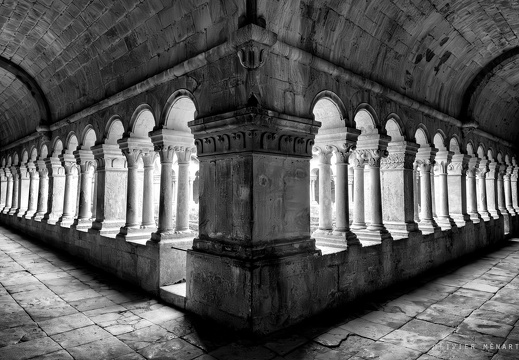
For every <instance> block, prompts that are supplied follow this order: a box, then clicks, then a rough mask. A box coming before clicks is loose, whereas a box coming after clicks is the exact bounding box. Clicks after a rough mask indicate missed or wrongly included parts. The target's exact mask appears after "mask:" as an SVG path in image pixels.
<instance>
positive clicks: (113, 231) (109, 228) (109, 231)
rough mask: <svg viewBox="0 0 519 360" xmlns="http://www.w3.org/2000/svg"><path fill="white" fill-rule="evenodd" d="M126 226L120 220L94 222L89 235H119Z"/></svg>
mask: <svg viewBox="0 0 519 360" xmlns="http://www.w3.org/2000/svg"><path fill="white" fill-rule="evenodd" d="M123 225H124V222H122V221H120V220H108V221H103V222H100V221H97V220H96V221H94V222H93V223H92V227H91V228H90V229H88V233H89V234H99V235H105V236H106V235H108V236H110V235H113V236H115V235H117V234H118V233H119V231H120V229H121V227H122V226H123Z"/></svg>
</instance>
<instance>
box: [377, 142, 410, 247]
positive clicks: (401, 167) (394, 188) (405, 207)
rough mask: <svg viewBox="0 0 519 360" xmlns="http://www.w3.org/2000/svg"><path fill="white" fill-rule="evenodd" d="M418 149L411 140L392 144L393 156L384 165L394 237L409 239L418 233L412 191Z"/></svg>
mask: <svg viewBox="0 0 519 360" xmlns="http://www.w3.org/2000/svg"><path fill="white" fill-rule="evenodd" d="M418 147H419V146H418V144H415V143H411V142H407V141H401V142H392V143H390V144H389V146H388V152H389V156H388V157H386V158H382V160H381V162H380V166H381V170H382V203H383V205H384V214H383V215H384V224H385V226H386V227H387V229H388V230H389V232H390V233H391V235H392V236H393V238H406V237H409V233H411V232H414V231H417V230H418V225H417V224H416V222H415V221H414V210H415V206H414V205H415V204H414V203H415V202H414V196H413V191H409V190H410V189H414V179H415V177H414V174H413V162H414V160H415V157H416V153H417V151H418Z"/></svg>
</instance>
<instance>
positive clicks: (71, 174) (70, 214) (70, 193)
mask: <svg viewBox="0 0 519 360" xmlns="http://www.w3.org/2000/svg"><path fill="white" fill-rule="evenodd" d="M61 161H62V165H63V168H64V169H65V195H64V197H63V215H61V217H60V220H59V225H60V226H63V227H70V225H72V224H73V222H74V218H75V216H76V204H77V187H78V169H77V164H76V159H75V157H74V156H73V155H72V154H70V153H65V154H63V155H62V156H61Z"/></svg>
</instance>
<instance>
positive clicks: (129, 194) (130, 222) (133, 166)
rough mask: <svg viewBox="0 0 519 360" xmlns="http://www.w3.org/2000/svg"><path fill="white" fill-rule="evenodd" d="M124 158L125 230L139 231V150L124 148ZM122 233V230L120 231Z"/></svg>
mask: <svg viewBox="0 0 519 360" xmlns="http://www.w3.org/2000/svg"><path fill="white" fill-rule="evenodd" d="M122 152H123V154H124V156H125V157H126V163H127V167H128V186H127V188H126V223H125V225H124V228H125V230H126V231H127V230H128V229H139V228H140V225H141V219H139V218H138V215H139V209H138V208H139V198H138V176H139V175H138V166H137V165H138V161H139V159H140V157H141V150H140V149H137V148H125V149H123V150H122ZM121 231H122V232H124V231H123V229H121Z"/></svg>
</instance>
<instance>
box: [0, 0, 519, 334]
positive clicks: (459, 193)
mask: <svg viewBox="0 0 519 360" xmlns="http://www.w3.org/2000/svg"><path fill="white" fill-rule="evenodd" d="M12 3H13V4H11V5H5V4H2V5H1V11H0V22H1V23H2V29H1V31H0V32H1V35H0V47H1V49H2V55H1V56H2V58H1V61H0V63H1V67H0V68H1V69H0V71H1V76H2V87H1V91H0V98H1V105H0V106H1V107H2V114H1V115H0V117H1V120H0V161H1V164H0V210H1V214H0V223H2V224H4V225H6V226H9V227H11V228H14V229H17V230H19V231H21V232H24V233H26V234H29V235H31V236H33V237H35V238H38V239H41V241H43V242H46V243H49V244H51V245H53V246H55V247H57V248H59V249H63V250H65V251H67V252H69V253H71V254H73V255H75V256H77V257H79V258H82V259H84V260H86V261H88V262H90V263H92V264H94V265H95V266H98V267H100V268H102V269H105V270H107V271H109V272H111V273H113V274H116V275H117V276H118V277H120V278H121V279H124V280H126V281H129V282H130V283H133V284H135V285H136V286H139V287H141V288H142V289H145V290H146V291H148V292H149V293H152V294H155V295H156V296H158V297H160V298H161V299H163V300H164V301H166V302H169V303H172V304H174V305H176V306H179V307H182V308H185V309H187V310H188V311H191V312H193V313H196V314H199V315H202V316H205V317H209V318H212V319H214V320H216V321H219V322H221V323H224V324H227V325H230V326H232V327H235V328H238V329H246V330H248V331H252V332H254V333H259V334H262V333H268V332H271V331H274V330H276V329H280V328H283V327H286V326H289V325H291V324H295V323H297V322H300V321H301V320H303V319H305V318H308V317H310V316H312V315H315V314H318V313H320V312H322V311H324V310H329V309H334V308H338V307H340V306H343V305H344V304H347V303H348V302H351V301H353V300H358V299H360V298H361V297H363V296H366V295H368V294H370V293H371V292H373V291H375V290H379V289H383V288H385V287H388V286H390V285H393V284H397V283H400V282H402V281H404V280H407V279H410V278H412V277H415V276H417V275H419V274H421V273H424V272H425V271H427V270H431V269H434V268H435V267H437V266H439V265H441V264H444V263H447V262H449V261H452V260H455V259H457V258H460V257H461V256H463V255H466V254H470V253H473V252H475V251H476V250H479V249H482V248H485V247H487V246H489V245H492V244H496V243H498V242H500V241H503V240H504V239H506V238H507V237H508V236H510V235H511V234H513V233H517V231H518V229H519V203H518V172H519V161H518V157H517V156H518V148H517V146H518V144H519V141H518V140H519V121H518V120H517V117H518V114H519V102H518V101H519V100H517V99H518V98H519V97H518V96H517V83H518V82H519V78H518V75H517V74H518V70H519V65H518V64H519V60H518V59H519V58H518V51H517V49H518V45H519V44H518V43H519V40H518V37H517V35H515V34H516V33H517V32H518V31H519V29H518V28H517V25H515V28H514V25H510V24H511V23H512V20H510V21H509V22H508V23H507V21H506V19H505V18H506V15H500V16H502V21H501V20H500V21H497V20H495V18H492V17H490V16H487V17H485V16H483V17H484V20H481V14H480V13H479V12H478V11H479V10H481V9H482V8H484V7H486V5H481V4H480V3H478V2H472V1H468V0H467V1H459V2H456V4H451V5H450V8H449V9H446V7H448V6H449V5H448V4H447V5H445V6H444V5H441V4H437V3H438V1H432V0H431V1H429V0H425V1H421V2H420V6H418V5H412V4H410V3H408V2H407V1H403V0H402V1H401V0H391V1H390V0H387V1H372V2H370V1H364V2H363V1H344V2H342V1H332V0H330V1H324V0H323V1H308V0H302V1H286V2H278V1H263V0H258V1H255V0H248V1H245V0H244V1H210V2H205V1H198V2H195V1H173V2H171V3H169V2H168V1H162V2H161V1H143V2H139V1H121V2H119V1H114V2H106V1H104V2H103V1H94V2H93V3H91V4H90V3H89V5H88V6H87V5H86V2H85V5H83V7H80V5H79V4H75V3H73V2H71V1H63V2H60V4H59V6H58V5H57V4H56V3H57V2H56V1H54V2H42V3H41V4H40V2H36V3H34V2H26V1H18V2H12ZM47 3H52V5H45V4H47ZM404 3H405V4H407V5H406V6H403V4H404ZM9 6H11V7H9ZM493 6H494V7H496V8H498V10H499V11H501V12H499V11H498V13H499V14H501V13H503V14H505V13H506V12H511V13H514V14H515V16H517V9H515V10H513V9H511V5H510V9H507V8H506V7H507V6H508V5H497V4H496V5H493ZM488 7H489V8H490V5H488ZM503 8H504V9H503ZM17 9H18V10H17ZM467 9H468V10H467ZM20 11H21V12H22V13H25V12H27V13H28V14H29V15H28V16H27V17H25V18H23V20H19V22H18V25H17V26H18V27H16V26H14V24H15V23H14V22H11V20H13V19H15V20H16V19H18V18H19V17H20V16H21V15H20V16H18V15H19V13H20ZM467 11H468V13H467ZM478 14H480V15H478ZM483 14H485V13H483ZM478 16H479V18H478ZM503 16H505V17H503ZM413 17H414V18H413ZM5 19H8V20H5ZM478 19H479V20H478ZM20 21H21V22H20ZM496 23H497V24H500V25H499V26H500V27H499V26H497V25H496ZM503 23H504V24H508V25H507V26H508V30H507V31H508V32H505V30H503V26H504V25H503ZM20 24H21V25H20ZM515 24H517V21H515ZM12 29H14V30H12Z"/></svg>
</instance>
